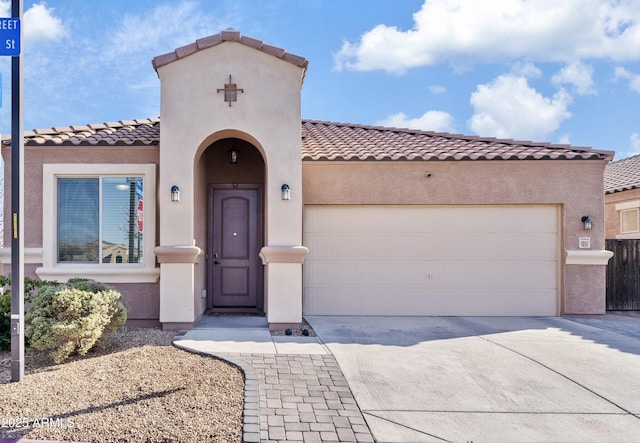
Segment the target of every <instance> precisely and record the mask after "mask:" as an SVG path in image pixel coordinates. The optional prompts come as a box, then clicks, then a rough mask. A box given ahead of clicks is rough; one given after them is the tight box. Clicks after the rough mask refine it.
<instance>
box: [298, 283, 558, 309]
mask: <svg viewBox="0 0 640 443" xmlns="http://www.w3.org/2000/svg"><path fill="white" fill-rule="evenodd" d="M327 289H330V290H328V291H324V290H318V289H312V290H310V291H309V292H308V294H305V295H308V297H306V298H305V303H304V309H305V312H306V311H310V312H313V315H404V316H406V315H409V316H419V315H438V316H460V315H468V316H554V315H557V313H556V309H555V308H554V307H553V306H554V305H555V300H556V291H555V289H549V290H547V291H539V290H536V291H528V290H519V291H518V292H517V293H514V292H513V291H512V290H507V289H503V290H496V289H492V290H486V289H485V290H477V291H475V292H473V293H472V292H469V293H466V294H460V293H459V291H457V290H444V289H443V290H440V291H437V292H432V293H425V292H424V291H422V290H420V289H418V288H408V289H405V290H403V291H402V292H398V293H389V291H388V290H386V289H385V288H379V287H370V288H365V290H364V293H365V295H364V296H363V295H362V293H363V291H361V290H360V289H356V288H341V287H334V288H327ZM321 299H322V301H321V302H320V300H321ZM363 299H364V300H366V301H367V302H368V309H367V310H366V312H365V311H363V309H362V305H361V301H362V300H363ZM478 299H481V300H483V303H477V300H478ZM407 304H408V305H411V306H413V308H412V309H411V311H410V312H408V311H407V309H406V308H405V306H406V305H407ZM496 307H500V308H499V309H496Z"/></svg>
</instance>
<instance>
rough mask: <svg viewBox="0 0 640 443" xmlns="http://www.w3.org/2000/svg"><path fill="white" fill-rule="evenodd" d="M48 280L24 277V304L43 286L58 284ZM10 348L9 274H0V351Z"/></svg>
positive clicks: (31, 299) (29, 301) (30, 300)
mask: <svg viewBox="0 0 640 443" xmlns="http://www.w3.org/2000/svg"><path fill="white" fill-rule="evenodd" d="M59 284H60V283H58V282H54V281H48V280H36V279H33V278H30V277H25V278H24V301H25V304H28V303H31V302H32V301H33V297H34V294H35V293H36V292H37V291H38V290H39V289H40V288H42V287H44V286H58V285H59ZM10 348H11V276H10V275H9V276H7V275H0V351H2V350H8V349H10Z"/></svg>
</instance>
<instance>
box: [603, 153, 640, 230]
mask: <svg viewBox="0 0 640 443" xmlns="http://www.w3.org/2000/svg"><path fill="white" fill-rule="evenodd" d="M604 192H605V197H604V201H605V226H606V230H605V237H606V238H610V239H615V238H617V239H625V238H636V239H640V155H634V156H633V157H629V158H625V159H622V160H618V161H615V162H612V163H609V164H608V165H607V167H606V169H605V172H604Z"/></svg>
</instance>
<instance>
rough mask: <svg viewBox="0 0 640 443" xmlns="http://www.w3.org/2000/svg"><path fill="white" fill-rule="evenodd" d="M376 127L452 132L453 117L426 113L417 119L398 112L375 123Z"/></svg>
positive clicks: (442, 113)
mask: <svg viewBox="0 0 640 443" xmlns="http://www.w3.org/2000/svg"><path fill="white" fill-rule="evenodd" d="M376 125H380V126H387V127H392V128H410V129H419V130H422V131H435V132H453V130H454V129H453V116H451V114H449V113H447V112H444V111H427V112H425V113H424V114H423V115H422V116H421V117H418V118H409V117H407V116H406V115H405V114H404V113H402V112H398V113H397V114H392V115H390V116H388V117H387V118H385V119H383V120H379V121H377V122H376Z"/></svg>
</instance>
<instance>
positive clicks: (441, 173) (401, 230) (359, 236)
mask: <svg viewBox="0 0 640 443" xmlns="http://www.w3.org/2000/svg"><path fill="white" fill-rule="evenodd" d="M153 67H154V69H155V70H156V72H157V74H158V77H159V79H160V84H161V113H160V118H152V119H145V120H135V121H120V122H116V123H104V124H95V125H88V126H69V127H56V128H51V129H45V130H34V131H29V132H27V133H26V134H25V154H24V155H25V170H26V171H27V172H26V174H25V234H24V238H25V257H26V258H25V261H26V263H27V264H26V273H27V275H32V276H38V277H40V278H42V279H56V280H65V279H67V278H69V277H76V276H80V277H88V278H94V279H97V280H100V281H103V282H108V283H111V284H113V285H114V286H116V287H117V288H119V290H120V291H121V292H122V293H123V295H124V298H125V302H126V303H127V304H128V305H129V307H130V311H129V318H130V323H132V324H137V325H158V324H162V326H163V327H164V328H166V329H182V328H190V327H191V326H192V325H193V324H194V322H195V321H197V320H198V319H199V318H200V317H201V316H202V315H203V314H204V313H205V312H206V311H207V310H208V309H214V310H225V309H227V310H239V309H241V310H245V311H246V310H248V311H251V312H254V311H255V312H259V313H264V314H265V315H266V318H267V321H268V323H269V324H270V326H271V327H274V328H276V327H282V326H284V325H288V324H295V323H298V322H300V321H301V316H302V315H303V314H308V315H310V314H314V315H323V314H335V315H347V314H348V315H381V314H384V315H524V316H555V315H563V314H600V313H604V310H605V302H604V300H605V267H606V263H607V260H608V258H609V257H610V255H611V254H610V253H609V252H608V251H605V250H604V192H603V171H604V169H605V166H606V165H607V163H609V162H610V161H611V159H612V156H613V153H612V152H609V151H597V150H592V149H590V148H582V147H580V148H579V147H572V146H568V145H554V144H548V143H533V142H519V141H513V140H497V139H494V138H483V137H475V136H464V135H454V134H445V133H433V132H424V131H417V130H406V129H396V128H382V127H372V126H365V125H356V124H343V123H331V122H323V121H310V120H302V117H301V95H300V93H301V88H302V85H303V81H304V77H305V73H306V70H307V67H308V62H307V60H306V59H305V58H303V57H300V56H297V55H293V54H290V53H288V52H286V51H285V50H283V49H280V48H277V47H273V46H269V45H267V44H265V43H263V42H262V41H260V40H256V39H253V38H249V37H246V36H242V35H241V34H240V33H239V32H237V31H233V30H228V31H223V32H221V33H220V34H216V35H213V36H210V37H206V38H203V39H201V40H198V41H196V42H194V43H193V44H190V45H188V46H185V47H181V48H178V49H176V50H175V51H173V52H170V53H168V54H164V55H161V56H158V57H156V58H154V59H153ZM372 93H373V91H372ZM7 143H8V141H5V142H4V143H3V146H2V156H3V158H4V161H5V165H10V164H11V162H10V160H11V158H10V154H11V153H10V149H9V147H10V146H9V145H8V144H7ZM10 173H11V171H10V168H9V167H8V166H6V167H5V177H6V182H5V183H7V184H9V183H10V179H9V177H10ZM5 195H10V189H9V186H8V187H7V191H6V192H5ZM8 208H9V202H8V201H6V202H5V214H9V213H10V211H9V210H7V209H8ZM585 217H588V220H589V221H591V226H587V224H586V223H585V222H584V221H583V219H584V220H586V218H585ZM7 223H8V222H7ZM8 225H9V224H7V226H8ZM586 228H590V229H586ZM7 235H8V233H7V232H5V236H7ZM6 244H10V242H9V241H8V237H7V238H6V239H5V245H6ZM116 257H119V258H117V259H116ZM0 259H1V260H2V262H3V263H5V264H7V263H8V262H9V261H10V253H9V251H8V250H7V249H6V248H5V249H4V250H3V251H2V254H0Z"/></svg>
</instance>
